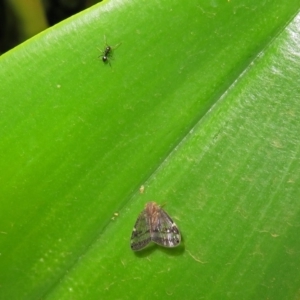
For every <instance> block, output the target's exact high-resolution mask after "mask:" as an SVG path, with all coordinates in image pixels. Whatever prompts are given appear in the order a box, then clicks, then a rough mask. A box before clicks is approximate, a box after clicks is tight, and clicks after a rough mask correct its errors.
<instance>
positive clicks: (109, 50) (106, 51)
mask: <svg viewBox="0 0 300 300" xmlns="http://www.w3.org/2000/svg"><path fill="white" fill-rule="evenodd" d="M111 55H112V48H111V46H106V47H105V49H104V51H103V53H102V54H101V55H100V56H101V57H102V61H103V62H105V63H106V62H108V57H110V56H111ZM100 56H99V57H100Z"/></svg>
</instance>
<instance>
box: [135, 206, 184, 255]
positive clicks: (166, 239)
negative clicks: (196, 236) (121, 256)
mask: <svg viewBox="0 0 300 300" xmlns="http://www.w3.org/2000/svg"><path fill="white" fill-rule="evenodd" d="M180 240H181V236H180V232H179V230H178V227H177V226H176V224H175V223H174V222H173V220H172V219H171V218H170V217H169V215H168V214H167V213H166V212H165V211H164V210H163V209H162V208H161V207H160V206H158V205H157V204H156V203H155V202H149V203H147V204H146V207H145V209H144V210H143V211H142V212H141V213H140V215H139V217H138V219H137V221H136V223H135V226H134V228H133V231H132V236H131V249H132V250H134V251H138V250H141V249H143V248H145V247H146V246H147V245H148V244H149V243H150V241H153V242H154V243H156V244H158V245H161V246H164V247H168V248H172V247H176V246H178V245H179V244H180Z"/></svg>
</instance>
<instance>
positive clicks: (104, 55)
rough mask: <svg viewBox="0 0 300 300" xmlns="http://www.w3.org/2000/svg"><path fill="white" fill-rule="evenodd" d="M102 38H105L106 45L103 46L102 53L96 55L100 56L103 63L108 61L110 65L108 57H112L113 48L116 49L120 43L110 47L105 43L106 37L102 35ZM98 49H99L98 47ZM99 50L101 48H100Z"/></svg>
mask: <svg viewBox="0 0 300 300" xmlns="http://www.w3.org/2000/svg"><path fill="white" fill-rule="evenodd" d="M104 40H105V44H106V47H105V48H104V50H103V51H102V54H101V55H99V56H98V57H101V58H102V61H103V62H104V63H109V65H110V58H112V55H113V50H115V49H117V48H118V47H119V46H120V45H121V43H119V44H118V45H116V46H114V47H111V46H109V45H107V42H106V37H105V36H104ZM99 50H100V49H99ZM100 51H101V50H100Z"/></svg>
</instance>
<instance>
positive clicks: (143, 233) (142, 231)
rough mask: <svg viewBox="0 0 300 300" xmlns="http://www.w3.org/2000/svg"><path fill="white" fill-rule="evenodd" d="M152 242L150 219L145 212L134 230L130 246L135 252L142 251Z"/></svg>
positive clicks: (140, 216) (141, 214)
mask: <svg viewBox="0 0 300 300" xmlns="http://www.w3.org/2000/svg"><path fill="white" fill-rule="evenodd" d="M150 241H151V236H150V227H149V219H148V217H147V214H146V211H145V210H143V211H142V212H141V213H140V215H139V216H138V218H137V220H136V222H135V225H134V227H133V230H132V235H131V240H130V246H131V249H132V250H134V251H138V250H142V249H143V248H145V247H146V246H147V245H148V244H149V243H150Z"/></svg>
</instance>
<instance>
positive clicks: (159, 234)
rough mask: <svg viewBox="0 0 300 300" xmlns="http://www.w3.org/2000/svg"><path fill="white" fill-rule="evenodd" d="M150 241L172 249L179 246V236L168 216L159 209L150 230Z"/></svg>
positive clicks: (176, 228)
mask: <svg viewBox="0 0 300 300" xmlns="http://www.w3.org/2000/svg"><path fill="white" fill-rule="evenodd" d="M151 240H152V241H153V242H154V243H156V244H158V245H161V246H164V247H168V248H172V247H176V246H178V245H179V244H180V241H181V235H180V232H179V229H178V227H177V226H176V224H175V223H174V222H173V220H172V219H171V218H170V216H169V215H168V214H167V213H166V212H165V211H164V210H163V209H162V208H159V211H158V216H157V220H156V223H155V224H152V228H151Z"/></svg>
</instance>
